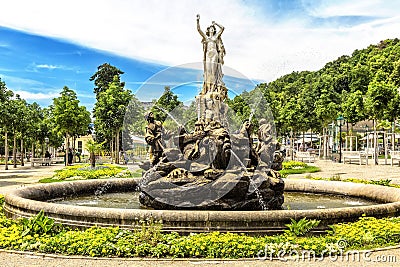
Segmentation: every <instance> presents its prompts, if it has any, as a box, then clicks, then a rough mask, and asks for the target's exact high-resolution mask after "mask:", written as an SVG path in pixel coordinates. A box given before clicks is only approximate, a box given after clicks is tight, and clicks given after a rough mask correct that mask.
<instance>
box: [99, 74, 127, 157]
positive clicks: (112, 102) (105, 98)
mask: <svg viewBox="0 0 400 267" xmlns="http://www.w3.org/2000/svg"><path fill="white" fill-rule="evenodd" d="M131 98H132V94H131V92H130V91H129V90H125V89H124V87H123V86H121V83H120V80H119V77H118V76H117V75H115V76H114V80H113V81H112V82H111V83H110V84H109V86H108V88H107V89H106V90H105V91H103V92H100V93H99V94H98V98H97V102H96V103H95V107H94V117H95V119H96V120H95V127H96V131H98V130H99V129H98V128H97V125H101V127H102V128H103V129H104V128H107V129H110V130H111V140H110V141H111V143H112V145H111V151H113V147H114V142H115V155H113V158H114V159H115V163H117V164H119V156H118V153H119V150H120V133H121V130H122V126H123V124H124V116H125V112H126V108H127V106H128V104H129V102H130V100H131ZM100 129H101V128H100ZM112 154H113V153H112Z"/></svg>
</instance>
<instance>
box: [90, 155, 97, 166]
mask: <svg viewBox="0 0 400 267" xmlns="http://www.w3.org/2000/svg"><path fill="white" fill-rule="evenodd" d="M90 165H91V166H92V168H95V167H96V154H95V153H94V152H90Z"/></svg>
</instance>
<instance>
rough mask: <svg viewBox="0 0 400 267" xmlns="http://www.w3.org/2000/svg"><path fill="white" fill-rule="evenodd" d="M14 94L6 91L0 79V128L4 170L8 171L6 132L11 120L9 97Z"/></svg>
mask: <svg viewBox="0 0 400 267" xmlns="http://www.w3.org/2000/svg"><path fill="white" fill-rule="evenodd" d="M13 95H14V93H13V92H12V91H11V90H8V89H7V87H6V84H5V82H3V81H2V80H1V78H0V105H1V106H0V126H1V128H2V130H3V132H4V147H5V167H4V168H5V170H8V155H9V154H8V132H9V130H10V125H11V123H12V119H11V118H10V112H11V110H10V109H11V97H13Z"/></svg>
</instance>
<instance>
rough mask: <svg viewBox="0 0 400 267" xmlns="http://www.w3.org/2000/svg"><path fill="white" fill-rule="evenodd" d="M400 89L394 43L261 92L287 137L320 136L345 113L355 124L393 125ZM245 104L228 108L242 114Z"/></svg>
mask: <svg viewBox="0 0 400 267" xmlns="http://www.w3.org/2000/svg"><path fill="white" fill-rule="evenodd" d="M399 87H400V40H399V39H397V38H395V39H387V40H384V41H381V42H380V43H378V44H376V45H370V46H368V47H367V48H365V49H361V50H355V51H354V52H353V53H352V55H351V56H347V55H344V56H341V57H339V58H338V59H336V60H334V61H332V62H329V63H327V64H326V65H325V66H324V67H323V68H322V69H320V70H318V71H302V72H292V73H290V74H287V75H284V76H282V77H280V78H278V79H276V80H275V81H273V82H270V83H263V84H259V85H258V86H257V87H256V88H258V89H260V90H261V91H262V92H263V94H264V96H265V98H266V99H267V101H268V102H269V104H270V107H271V109H272V113H273V115H274V118H275V124H276V126H277V130H278V132H279V133H281V134H282V133H288V132H289V131H290V130H293V131H295V132H296V131H297V132H301V131H307V130H309V129H314V130H316V131H321V130H322V128H324V127H326V126H327V125H328V124H329V123H331V122H332V121H334V120H335V119H336V117H337V116H338V115H340V114H342V115H343V116H344V117H345V118H346V120H347V121H348V122H350V123H356V122H358V121H362V120H364V119H378V120H389V121H393V120H394V119H395V118H396V117H398V116H399V114H398V113H399V109H400V108H399V102H400V101H399V93H398V92H397V88H399ZM245 94H249V93H247V92H246V93H245ZM250 94H251V92H250ZM246 97H248V96H246ZM240 103H242V104H243V94H242V95H241V96H238V97H235V99H233V100H231V101H229V103H228V104H229V105H230V106H231V107H232V108H233V109H234V110H235V111H236V112H239V113H240V112H242V111H243V110H244V109H243V107H241V105H242V104H240ZM382 109H384V110H382ZM246 117H248V114H243V118H246Z"/></svg>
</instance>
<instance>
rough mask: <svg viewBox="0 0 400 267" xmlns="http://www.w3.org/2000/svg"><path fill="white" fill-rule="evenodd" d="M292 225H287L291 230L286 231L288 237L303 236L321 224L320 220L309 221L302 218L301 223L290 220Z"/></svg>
mask: <svg viewBox="0 0 400 267" xmlns="http://www.w3.org/2000/svg"><path fill="white" fill-rule="evenodd" d="M290 221H291V223H290V224H286V226H287V227H288V228H289V229H288V230H285V233H286V234H287V235H294V236H303V235H305V234H306V233H308V232H309V231H310V230H311V229H313V228H315V227H317V226H318V225H319V223H320V221H318V220H308V219H307V218H305V217H304V218H302V219H300V220H299V221H296V220H295V219H290Z"/></svg>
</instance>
